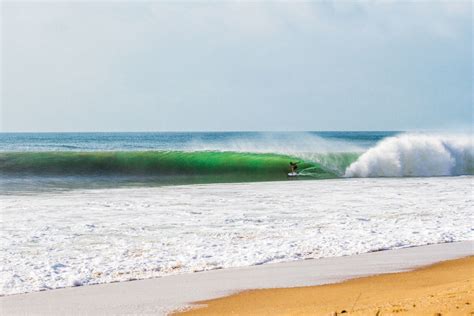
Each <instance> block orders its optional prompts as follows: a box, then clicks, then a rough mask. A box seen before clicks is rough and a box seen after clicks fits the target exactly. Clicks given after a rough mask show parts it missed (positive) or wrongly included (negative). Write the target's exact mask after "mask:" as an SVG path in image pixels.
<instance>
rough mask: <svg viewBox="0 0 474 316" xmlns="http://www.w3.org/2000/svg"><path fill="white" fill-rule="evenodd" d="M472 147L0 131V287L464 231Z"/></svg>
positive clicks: (388, 140) (262, 259) (374, 135)
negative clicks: (295, 168) (295, 173)
mask: <svg viewBox="0 0 474 316" xmlns="http://www.w3.org/2000/svg"><path fill="white" fill-rule="evenodd" d="M473 154H474V146H473V138H472V135H470V134H440V133H438V134H435V133H406V132H282V133H275V132H266V133H258V132H226V133H217V132H216V133H1V134H0V174H1V178H0V188H1V191H0V207H1V215H2V216H1V218H0V219H1V225H2V230H1V233H0V234H1V235H0V237H1V242H0V248H1V251H2V254H3V256H2V257H1V260H0V266H1V268H0V269H1V270H0V285H1V292H0V294H2V295H8V294H15V293H24V292H31V291H38V290H46V289H53V288H60V287H67V286H79V285H87V284H97V283H107V282H114V281H125V280H132V279H143V278H150V277H161V276H165V275H170V274H176V273H192V272H196V271H203V270H209V269H220V268H228V267H240V266H249V265H258V264H266V263H270V262H282V261H292V260H303V259H310V258H321V257H331V256H342V255H352V254H357V253H364V252H370V251H379V250H384V249H394V248H401V247H411V246H417V245H426V244H430V243H443V242H454V241H461V240H472V239H473V237H474V236H473V232H474V226H473V224H472V223H473V222H474V221H473V217H472V209H473V206H474V203H473V195H472V189H473V187H472V185H473V174H474V162H473V156H474V155H473ZM290 162H296V163H297V164H298V177H288V172H290V165H289V163H290Z"/></svg>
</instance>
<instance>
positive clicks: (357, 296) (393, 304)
mask: <svg viewBox="0 0 474 316" xmlns="http://www.w3.org/2000/svg"><path fill="white" fill-rule="evenodd" d="M473 285H474V257H468V258H463V259H457V260H451V261H445V262H441V263H437V264H435V265H432V266H429V267H424V268H421V269H417V270H414V271H410V272H402V273H391V274H383V275H377V276H371V277H364V278H359V279H353V280H349V281H346V282H342V283H338V284H329V285H321V286H310V287H297V288H283V289H262V290H251V291H245V292H241V293H238V294H235V295H231V296H228V297H223V298H219V299H214V300H209V301H204V302H198V304H205V305H207V307H203V308H196V309H192V310H190V311H187V312H184V313H181V314H179V315H187V316H191V315H341V316H342V315H431V316H433V315H474V294H473Z"/></svg>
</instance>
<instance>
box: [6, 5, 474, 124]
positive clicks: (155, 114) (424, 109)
mask: <svg viewBox="0 0 474 316" xmlns="http://www.w3.org/2000/svg"><path fill="white" fill-rule="evenodd" d="M0 6H1V13H0V14H1V47H0V48H1V50H0V52H1V64H0V74H1V77H0V80H1V82H0V87H1V91H0V96H1V99H0V101H1V104H0V105H1V108H0V109H1V112H0V115H1V120H0V131H3V132H78V131H94V132H99V131H241V130H252V131H306V130H364V131H366V130H432V129H436V130H439V129H457V128H464V127H466V126H467V127H472V124H473V88H472V85H473V63H472V59H473V55H472V53H473V43H472V29H473V21H472V12H473V11H472V3H471V1H456V0H454V1H422V0H419V1H387V0H366V1H337V2H336V1H313V2H297V1H292V2H289V1H288V2H287V1H279V2H273V1H254V2H249V1H242V2H232V1H199V2H198V1H192V2H184V1H174V2H161V1H154V2H145V1H138V2H132V1H130V2H127V1H121V2H117V1H102V2H99V1H88V2H84V1H82V2H81V1H68V2H66V1H62V2H61V1H53V2H41V1H29V2H21V1H2V2H1V4H0Z"/></svg>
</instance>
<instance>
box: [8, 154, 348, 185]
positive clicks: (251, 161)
mask: <svg viewBox="0 0 474 316" xmlns="http://www.w3.org/2000/svg"><path fill="white" fill-rule="evenodd" d="M355 159H356V156H352V155H351V154H330V155H326V156H318V158H317V159H316V160H317V161H309V160H302V159H301V158H297V157H292V156H289V155H279V154H261V153H240V152H215V151H200V152H185V151H143V152H136V151H128V152H107V151H105V152H14V153H12V152H7V153H0V172H1V173H3V174H8V175H53V176H63V175H64V176H87V175H92V176H146V177H154V178H156V179H159V178H167V179H170V178H194V181H192V182H238V181H264V180H283V179H286V178H287V173H288V172H289V162H290V161H293V162H298V167H299V168H298V170H299V171H300V172H301V175H302V176H304V177H309V178H317V179H327V178H335V177H338V176H339V173H340V172H339V171H340V170H342V171H343V170H345V167H347V165H349V164H350V163H351V162H352V161H354V160H355ZM331 164H332V165H331ZM199 178H200V179H201V181H200V180H199ZM196 179H197V181H196Z"/></svg>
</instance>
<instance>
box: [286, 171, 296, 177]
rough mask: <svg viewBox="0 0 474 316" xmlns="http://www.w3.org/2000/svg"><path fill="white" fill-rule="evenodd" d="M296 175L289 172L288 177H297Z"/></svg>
mask: <svg viewBox="0 0 474 316" xmlns="http://www.w3.org/2000/svg"><path fill="white" fill-rule="evenodd" d="M297 176H298V174H297V173H296V172H289V173H288V177H297Z"/></svg>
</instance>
